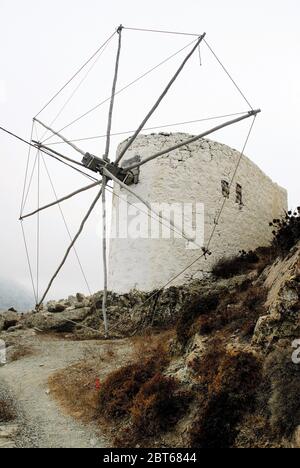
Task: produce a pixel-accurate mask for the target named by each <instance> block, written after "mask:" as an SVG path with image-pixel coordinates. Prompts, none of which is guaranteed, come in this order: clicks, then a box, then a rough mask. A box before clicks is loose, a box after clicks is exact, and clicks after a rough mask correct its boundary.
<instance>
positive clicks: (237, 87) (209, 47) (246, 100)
mask: <svg viewBox="0 0 300 468" xmlns="http://www.w3.org/2000/svg"><path fill="white" fill-rule="evenodd" d="M204 43H205V44H206V46H207V47H208V49H209V50H210V51H211V53H212V54H213V56H214V57H215V59H216V60H217V62H218V63H219V64H220V65H221V67H222V68H223V70H224V72H225V73H226V75H227V76H228V77H229V79H230V80H231V81H232V83H233V84H234V86H235V87H236V89H237V90H238V92H239V93H240V95H241V96H242V98H243V99H244V101H245V102H246V103H247V104H248V106H249V107H250V109H252V110H253V107H252V105H251V104H250V102H249V101H248V99H247V98H246V96H245V94H244V93H243V91H242V90H241V88H240V87H239V86H238V84H237V82H236V81H235V80H234V79H233V78H232V76H231V74H230V73H229V71H228V70H227V68H225V66H224V65H223V63H222V62H221V60H220V59H219V57H218V56H217V54H216V53H215V52H214V50H213V49H212V48H211V46H210V45H209V44H208V42H207V41H206V40H205V39H204Z"/></svg>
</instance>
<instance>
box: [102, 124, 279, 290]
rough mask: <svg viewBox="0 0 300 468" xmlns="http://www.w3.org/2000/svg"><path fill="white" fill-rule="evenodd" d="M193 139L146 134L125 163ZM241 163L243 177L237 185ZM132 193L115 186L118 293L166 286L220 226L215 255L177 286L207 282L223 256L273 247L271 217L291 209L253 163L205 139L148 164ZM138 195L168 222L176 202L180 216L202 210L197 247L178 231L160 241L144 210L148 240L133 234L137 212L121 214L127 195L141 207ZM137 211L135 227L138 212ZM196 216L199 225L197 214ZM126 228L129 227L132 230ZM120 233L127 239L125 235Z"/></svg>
mask: <svg viewBox="0 0 300 468" xmlns="http://www.w3.org/2000/svg"><path fill="white" fill-rule="evenodd" d="M189 138H191V135H186V134H182V133H175V134H156V135H141V136H139V137H138V138H137V140H136V141H135V143H134V144H133V145H132V146H131V147H130V150H129V151H128V153H127V156H126V158H124V161H126V160H130V159H131V158H134V157H137V156H138V157H139V158H141V159H142V160H143V159H144V158H146V157H148V156H149V155H151V154H154V153H156V152H158V151H160V150H161V149H162V148H168V147H172V146H174V145H177V144H178V143H180V142H183V141H186V140H188V139H189ZM124 144H126V142H125V143H123V144H121V145H120V149H119V151H121V149H122V147H124ZM240 158H241V161H240V163H239V170H238V173H237V174H236V176H235V177H234V179H233V183H231V181H232V177H233V175H234V171H235V168H236V166H237V162H238V161H239V160H240ZM131 189H132V192H133V193H131V194H128V193H127V191H126V190H125V189H122V188H120V186H115V196H114V202H113V203H114V210H113V220H112V233H113V235H112V239H111V242H110V257H109V282H108V285H109V289H111V290H113V291H116V292H118V293H125V292H128V291H130V290H131V289H138V290H142V291H153V290H155V289H159V288H161V287H162V286H164V285H165V284H166V283H168V282H169V280H170V278H173V277H174V276H176V275H177V274H178V273H179V272H180V271H182V270H184V269H185V268H186V266H187V265H189V264H190V263H191V262H193V259H195V258H197V256H199V255H200V254H201V253H202V251H201V247H205V246H206V245H207V243H208V241H209V238H210V235H211V233H212V230H213V229H214V226H216V230H215V233H214V237H213V239H212V242H211V243H210V250H211V252H212V255H210V256H206V257H205V256H203V257H202V258H201V259H200V260H199V261H198V262H196V263H195V264H194V265H192V267H191V268H189V269H188V270H187V271H185V272H184V273H183V274H182V275H180V276H178V277H177V278H176V279H175V280H174V281H172V285H176V284H177V285H178V284H183V283H186V282H187V281H188V280H189V279H191V278H194V277H198V278H199V277H200V278H201V277H203V275H205V274H206V273H208V272H209V271H210V270H211V267H212V265H213V263H214V262H215V261H216V260H218V259H219V258H221V257H224V256H226V255H234V254H237V253H238V252H239V251H240V250H245V251H249V250H252V249H255V248H257V247H259V246H264V245H267V244H268V243H269V242H270V240H271V238H272V228H270V226H269V222H270V220H272V219H273V218H280V217H281V216H282V215H283V214H284V210H287V192H286V190H284V189H283V188H281V187H279V186H278V185H277V184H275V183H273V182H272V180H271V179H270V178H269V177H267V176H266V175H265V174H264V173H263V172H262V171H261V170H260V169H259V168H258V167H257V166H256V165H255V164H254V163H253V162H251V161H250V159H248V158H247V157H246V156H244V155H241V153H239V152H238V151H236V150H233V149H232V148H230V147H228V146H226V145H223V144H220V143H217V142H214V141H210V140H204V139H201V140H197V141H195V142H194V143H191V144H189V145H188V146H183V147H181V148H179V149H177V150H175V151H173V152H171V153H169V154H167V155H164V156H161V157H160V158H157V159H155V160H153V161H150V162H148V163H147V164H145V165H143V166H141V169H140V174H139V181H138V183H137V184H136V185H134V186H131ZM134 194H136V195H139V196H141V197H142V198H143V199H145V200H147V202H149V203H151V204H153V205H152V206H154V207H155V208H156V211H157V210H158V209H159V208H161V209H162V210H164V211H165V216H166V218H167V217H168V213H170V211H169V212H168V206H169V205H171V206H174V208H175V209H176V206H178V210H179V213H181V212H182V211H183V212H184V210H182V211H180V207H183V208H184V206H190V205H192V206H194V208H195V209H194V211H195V212H196V211H198V222H197V223H196V226H195V234H196V238H197V239H198V242H197V245H194V246H193V247H194V248H192V249H191V248H187V241H186V239H185V238H182V237H181V238H176V235H175V234H174V233H173V235H172V232H171V233H170V234H171V235H169V236H165V237H166V238H164V236H163V232H162V231H161V232H160V235H159V236H157V235H153V233H152V232H151V228H152V227H153V221H152V219H153V218H152V217H151V213H149V215H148V216H147V214H145V213H144V215H143V216H142V217H141V218H140V222H141V224H142V223H143V224H144V229H143V230H142V232H141V235H140V236H139V235H135V234H136V233H135V232H134V231H133V230H132V231H131V232H130V221H131V219H132V218H131V216H130V212H127V215H125V217H124V216H121V215H120V213H119V211H120V210H124V208H125V205H123V204H120V196H121V197H122V196H125V195H126V197H127V202H129V203H130V204H136V202H137V198H136V196H134ZM224 199H225V200H226V204H225V205H224V209H223V210H222V215H221V217H220V219H219V220H218V225H215V222H216V217H217V216H218V209H220V207H221V206H222V202H223V200H224ZM174 204H175V205H174ZM197 207H198V208H197ZM138 208H139V206H137V213H138V211H139V209H138ZM131 212H132V213H133V222H134V223H135V216H134V215H135V213H134V210H131ZM161 212H162V211H161ZM202 216H203V218H202ZM193 219H194V223H195V221H196V220H197V215H196V213H194V216H193ZM202 219H203V223H202ZM192 221H193V220H192V219H189V221H188V223H189V224H190V225H191V224H192ZM116 223H117V224H118V226H116ZM124 223H127V226H126V227H125V228H124ZM163 223H164V224H165V222H164V221H163ZM179 223H180V219H177V224H176V226H178V225H179ZM122 224H123V225H122ZM145 226H146V229H145ZM184 226H186V224H184V223H182V224H180V228H181V230H182V229H183V228H184ZM156 228H157V226H156V225H155V223H154V229H155V230H156ZM126 231H127V236H125V233H126ZM120 232H121V233H122V236H123V238H120V237H122V236H118V234H119V233H120ZM116 234H117V236H116ZM155 234H157V233H156V232H155ZM177 237H178V236H177ZM200 243H201V244H200ZM190 247H191V246H190Z"/></svg>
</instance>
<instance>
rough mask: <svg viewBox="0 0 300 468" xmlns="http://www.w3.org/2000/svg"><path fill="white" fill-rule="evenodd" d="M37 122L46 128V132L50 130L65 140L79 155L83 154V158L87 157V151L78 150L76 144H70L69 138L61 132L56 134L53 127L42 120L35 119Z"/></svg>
mask: <svg viewBox="0 0 300 468" xmlns="http://www.w3.org/2000/svg"><path fill="white" fill-rule="evenodd" d="M33 120H34V121H35V122H37V123H39V124H40V125H41V126H42V127H44V128H45V129H46V130H49V132H51V133H53V134H54V135H56V136H58V137H59V138H60V139H61V140H63V141H64V142H65V143H66V144H67V145H69V146H71V147H72V148H73V149H74V150H75V151H77V152H78V153H80V154H82V155H83V156H85V153H86V152H85V151H83V150H82V149H80V148H78V146H76V145H74V143H72V142H70V141H69V140H68V139H67V138H65V137H64V136H63V135H62V134H61V133H59V132H56V131H55V130H53V129H52V128H51V127H49V126H48V125H46V124H44V123H43V122H41V121H40V120H38V119H36V118H35V119H33Z"/></svg>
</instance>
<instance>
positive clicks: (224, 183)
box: [221, 180, 230, 198]
mask: <svg viewBox="0 0 300 468" xmlns="http://www.w3.org/2000/svg"><path fill="white" fill-rule="evenodd" d="M221 183H222V194H223V197H225V198H229V195H230V188H229V183H228V182H227V180H222V182H221Z"/></svg>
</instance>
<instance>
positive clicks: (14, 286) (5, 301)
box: [0, 278, 34, 311]
mask: <svg viewBox="0 0 300 468" xmlns="http://www.w3.org/2000/svg"><path fill="white" fill-rule="evenodd" d="M33 302H34V301H33V299H32V297H31V296H30V294H29V293H28V291H26V289H25V288H23V287H22V286H20V285H19V284H18V283H16V282H14V281H11V280H6V279H3V278H0V310H7V309H9V308H10V307H14V308H15V309H16V310H18V311H26V310H28V309H31V308H32V307H33Z"/></svg>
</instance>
